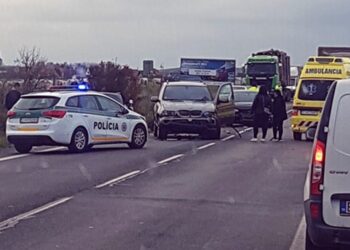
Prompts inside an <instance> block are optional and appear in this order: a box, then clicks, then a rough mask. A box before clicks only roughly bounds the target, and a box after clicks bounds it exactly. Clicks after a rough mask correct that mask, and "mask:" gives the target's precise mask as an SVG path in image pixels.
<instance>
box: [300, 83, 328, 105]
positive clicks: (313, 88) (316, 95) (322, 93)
mask: <svg viewBox="0 0 350 250" xmlns="http://www.w3.org/2000/svg"><path fill="white" fill-rule="evenodd" d="M332 83H333V80H303V81H302V82H301V86H300V89H299V96H298V97H299V99H300V100H307V101H324V100H325V99H326V97H327V93H328V90H329V88H330V86H331V84H332Z"/></svg>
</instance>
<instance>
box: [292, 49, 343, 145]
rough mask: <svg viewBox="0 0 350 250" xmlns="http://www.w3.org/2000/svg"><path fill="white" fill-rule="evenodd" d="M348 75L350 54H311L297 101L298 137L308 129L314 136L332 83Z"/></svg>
mask: <svg viewBox="0 0 350 250" xmlns="http://www.w3.org/2000/svg"><path fill="white" fill-rule="evenodd" d="M345 78H350V58H340V57H316V56H314V57H310V58H309V60H308V62H307V63H306V64H305V66H304V68H303V70H302V73H301V76H300V80H299V82H298V86H297V89H296V92H295V96H294V101H293V111H292V119H291V123H292V130H293V136H294V140H298V141H300V140H301V139H302V135H303V134H304V133H306V137H307V138H312V135H310V134H313V133H314V132H315V128H316V127H317V125H318V122H319V120H320V116H321V111H322V108H323V104H324V100H325V99H326V96H327V93H328V89H329V87H330V86H331V84H332V83H333V82H334V81H335V80H338V79H345ZM311 131H312V132H311Z"/></svg>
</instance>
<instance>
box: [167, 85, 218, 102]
mask: <svg viewBox="0 0 350 250" xmlns="http://www.w3.org/2000/svg"><path fill="white" fill-rule="evenodd" d="M163 100H165V101H211V100H212V97H211V95H210V93H209V90H208V88H207V87H205V86H167V87H166V88H165V91H164V96H163Z"/></svg>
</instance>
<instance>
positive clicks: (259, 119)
mask: <svg viewBox="0 0 350 250" xmlns="http://www.w3.org/2000/svg"><path fill="white" fill-rule="evenodd" d="M270 108H271V100H270V97H269V96H268V94H267V90H266V87H265V86H261V87H260V88H259V93H258V94H257V95H256V97H255V99H254V102H253V106H252V110H251V112H252V114H253V115H254V125H253V127H254V137H253V139H251V141H252V142H256V141H258V133H259V128H261V129H262V138H261V142H265V139H266V134H267V128H268V122H269V117H270V114H271V112H270Z"/></svg>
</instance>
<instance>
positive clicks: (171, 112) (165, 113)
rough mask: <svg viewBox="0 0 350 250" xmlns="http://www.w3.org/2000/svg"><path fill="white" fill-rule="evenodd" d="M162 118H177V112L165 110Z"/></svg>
mask: <svg viewBox="0 0 350 250" xmlns="http://www.w3.org/2000/svg"><path fill="white" fill-rule="evenodd" d="M161 116H167V117H170V116H176V112H175V111H170V110H164V111H163V112H162V113H161Z"/></svg>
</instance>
